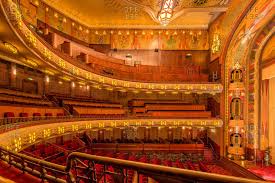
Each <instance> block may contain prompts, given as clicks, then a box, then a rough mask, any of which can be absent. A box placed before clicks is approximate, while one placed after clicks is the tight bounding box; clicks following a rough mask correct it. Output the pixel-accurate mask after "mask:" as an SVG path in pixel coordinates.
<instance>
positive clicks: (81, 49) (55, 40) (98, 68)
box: [44, 32, 208, 82]
mask: <svg viewBox="0 0 275 183" xmlns="http://www.w3.org/2000/svg"><path fill="white" fill-rule="evenodd" d="M44 39H45V40H46V41H47V42H48V43H50V45H51V46H53V48H55V49H56V48H57V50H58V49H59V52H60V53H59V54H61V55H62V56H63V55H64V58H67V59H69V60H74V59H75V61H76V62H79V61H81V62H83V63H85V64H88V65H89V66H90V69H91V70H93V72H95V73H97V74H101V75H108V76H110V77H114V78H124V79H126V80H138V81H158V82H163V81H166V82H169V81H174V82H175V81H199V82H208V75H207V74H203V73H201V70H200V66H195V65H189V66H188V67H169V66H145V65H136V66H129V65H125V61H124V60H121V59H117V58H113V57H109V56H107V55H105V54H102V53H99V52H96V51H94V50H93V49H91V48H87V47H85V46H83V45H81V44H78V43H75V42H74V41H71V40H69V39H67V38H64V37H62V36H60V35H58V34H56V33H53V32H50V33H49V34H48V35H45V36H44ZM62 52H63V53H62ZM75 53H78V54H79V55H75ZM66 55H67V56H66ZM156 73H159V74H156Z"/></svg>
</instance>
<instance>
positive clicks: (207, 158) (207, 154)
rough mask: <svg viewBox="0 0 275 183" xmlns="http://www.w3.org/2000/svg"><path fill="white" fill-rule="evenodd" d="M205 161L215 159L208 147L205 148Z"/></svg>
mask: <svg viewBox="0 0 275 183" xmlns="http://www.w3.org/2000/svg"><path fill="white" fill-rule="evenodd" d="M204 159H205V160H206V161H213V160H214V159H215V158H214V155H213V152H212V149H211V148H209V147H207V146H205V147H204Z"/></svg>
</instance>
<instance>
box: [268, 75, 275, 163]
mask: <svg viewBox="0 0 275 183" xmlns="http://www.w3.org/2000/svg"><path fill="white" fill-rule="evenodd" d="M268 93H269V100H268V103H269V105H268V108H269V109H268V118H269V119H268V132H269V133H268V139H269V146H271V148H272V149H271V156H272V157H273V158H272V164H275V77H273V78H271V79H269V91H268Z"/></svg>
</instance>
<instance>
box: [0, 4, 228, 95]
mask: <svg viewBox="0 0 275 183" xmlns="http://www.w3.org/2000/svg"><path fill="white" fill-rule="evenodd" d="M1 7H2V11H3V13H4V15H5V17H6V20H7V21H8V23H9V24H10V26H11V28H12V29H13V31H14V32H15V33H16V35H17V36H18V38H19V39H20V40H21V41H22V42H23V43H24V44H25V46H26V47H27V48H28V49H29V50H30V51H31V52H32V53H33V54H34V55H36V56H37V57H38V58H40V59H41V60H42V61H44V63H47V64H48V65H49V66H50V67H51V68H54V69H56V70H59V71H60V72H62V73H64V74H66V75H69V76H73V77H74V78H76V79H79V80H82V81H84V82H87V83H89V84H94V85H96V86H100V87H104V88H107V89H110V90H114V89H115V90H120V91H133V92H140V91H150V92H162V93H165V92H193V93H211V94H215V93H220V92H221V91H222V89H223V87H222V85H221V84H218V83H208V82H206V83H191V82H189V83H183V82H179V83H176V82H175V83H171V82H167V83H166V82H165V83H157V82H137V81H127V80H122V79H114V78H112V77H110V76H108V77H107V76H102V75H99V74H96V73H95V71H94V70H93V69H92V68H88V67H87V66H86V65H84V64H81V63H78V62H75V61H74V60H73V59H71V58H69V57H68V58H64V57H63V56H62V57H61V56H60V54H59V52H58V51H57V50H55V49H53V48H52V47H51V46H50V45H49V44H46V43H45V41H44V40H43V39H42V38H41V37H39V36H37V35H36V34H34V33H33V32H32V31H31V30H30V29H29V28H28V27H27V25H26V24H25V23H24V21H23V19H22V14H21V12H20V9H19V7H18V6H17V4H16V3H14V2H13V1H12V0H3V1H1Z"/></svg>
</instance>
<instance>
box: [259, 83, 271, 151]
mask: <svg viewBox="0 0 275 183" xmlns="http://www.w3.org/2000/svg"><path fill="white" fill-rule="evenodd" d="M268 100H269V80H268V79H266V80H262V82H261V126H260V135H261V141H260V143H261V144H260V147H261V150H265V149H266V148H267V147H268V123H269V122H268V113H269V104H268V103H269V101H268Z"/></svg>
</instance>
